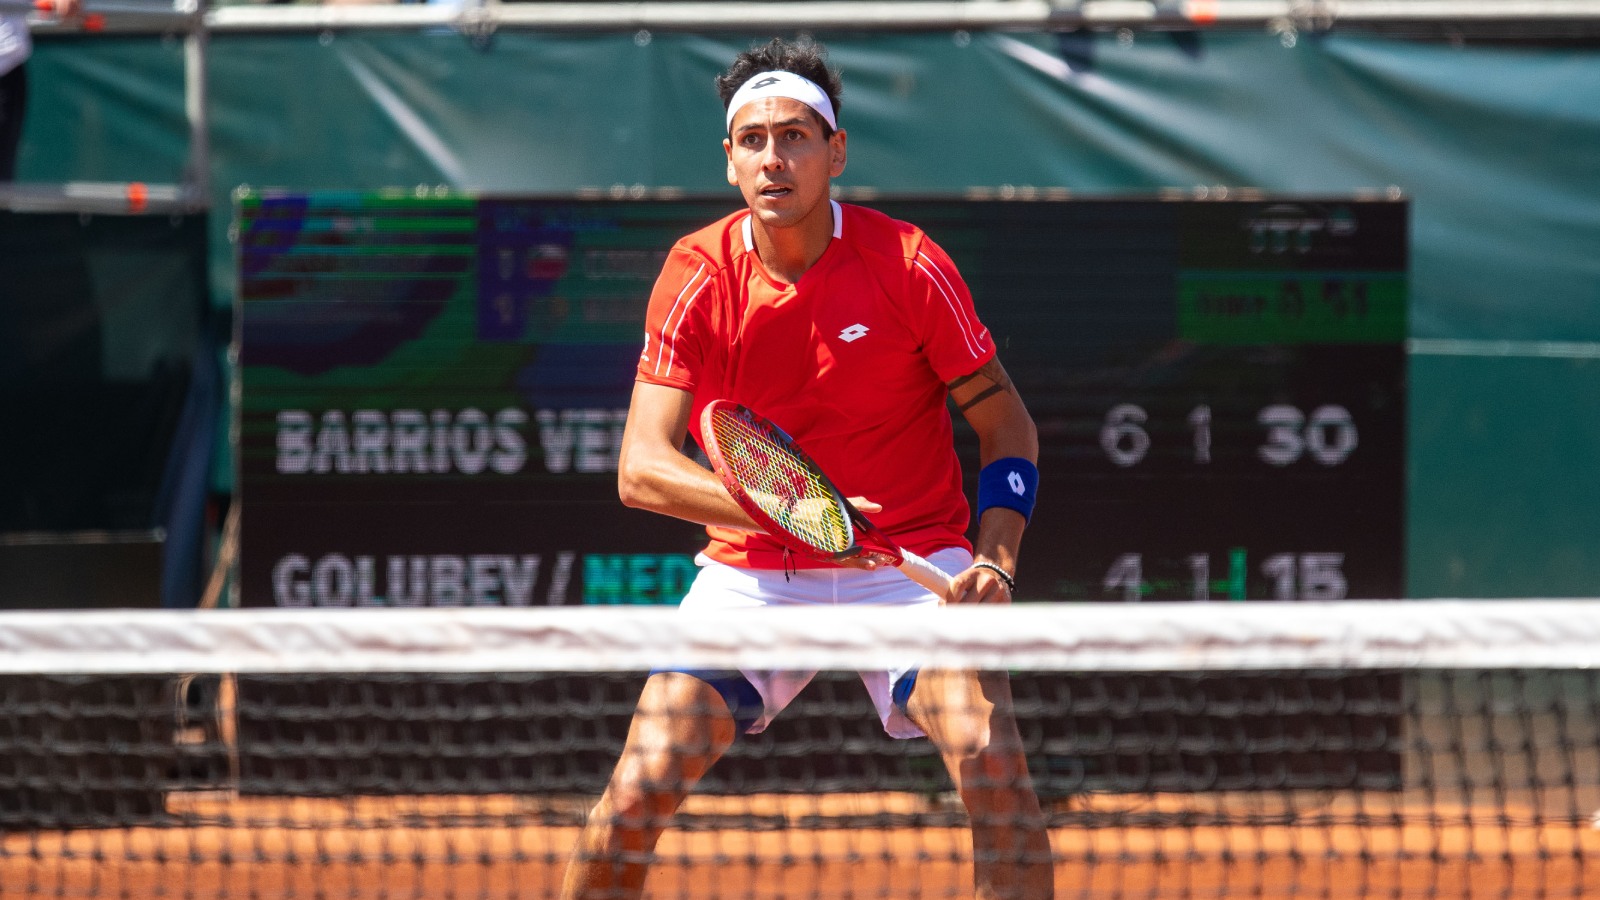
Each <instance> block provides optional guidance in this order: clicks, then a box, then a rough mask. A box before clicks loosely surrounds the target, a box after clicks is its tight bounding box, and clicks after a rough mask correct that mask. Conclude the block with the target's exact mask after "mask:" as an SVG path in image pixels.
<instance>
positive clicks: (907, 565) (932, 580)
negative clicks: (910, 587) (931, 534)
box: [899, 549, 951, 603]
mask: <svg viewBox="0 0 1600 900" xmlns="http://www.w3.org/2000/svg"><path fill="white" fill-rule="evenodd" d="M899 552H900V556H901V561H900V571H901V572H902V573H904V574H905V576H906V577H907V578H909V579H911V580H912V581H915V582H916V583H917V584H920V585H922V586H923V587H925V588H927V589H928V590H930V591H932V592H933V593H934V594H936V595H937V596H938V597H939V602H941V603H949V602H950V582H951V578H950V576H949V575H946V574H945V573H944V570H943V569H941V568H939V567H938V566H936V565H934V564H933V563H931V562H928V561H927V560H925V559H923V558H922V557H920V556H918V555H916V554H915V553H912V552H911V551H910V550H904V549H902V550H900V551H899Z"/></svg>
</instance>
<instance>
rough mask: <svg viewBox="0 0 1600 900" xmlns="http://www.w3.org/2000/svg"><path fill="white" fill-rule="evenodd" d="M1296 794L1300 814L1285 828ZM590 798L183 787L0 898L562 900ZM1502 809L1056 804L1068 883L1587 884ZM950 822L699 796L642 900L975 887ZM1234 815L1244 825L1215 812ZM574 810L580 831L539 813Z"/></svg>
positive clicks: (30, 855)
mask: <svg viewBox="0 0 1600 900" xmlns="http://www.w3.org/2000/svg"><path fill="white" fill-rule="evenodd" d="M1417 800H1418V801H1419V803H1420V800H1421V798H1417ZM1290 805H1293V806H1294V807H1295V808H1297V809H1298V810H1299V813H1298V817H1299V821H1297V822H1294V823H1292V824H1290V823H1281V824H1275V822H1281V821H1282V819H1281V815H1280V814H1281V813H1283V812H1284V811H1285V810H1286V809H1287V808H1288V807H1289V806H1290ZM581 808H582V803H581V802H580V801H578V800H571V801H562V802H554V801H550V800H548V799H539V798H519V797H504V796H502V797H427V798H423V797H397V798H361V799H350V800H307V799H276V798H254V799H228V798H223V797H215V796H212V797H179V798H174V799H173V800H172V801H171V802H170V803H169V807H168V811H169V813H170V814H171V815H172V817H173V819H174V823H175V824H174V825H172V826H170V827H150V828H130V829H119V830H92V829H83V830H73V831H69V832H55V833H47V832H39V833H33V834H17V835H10V836H7V837H6V838H4V842H3V856H0V893H3V895H4V896H6V897H17V898H28V900H35V898H37V900H44V898H70V897H126V898H141V900H142V898H154V897H196V898H220V897H262V898H288V897H307V898H351V900H358V898H359V900H365V898H400V897H408V898H409V897H414V898H430V900H433V898H454V897H460V898H469V897H470V898H544V897H551V896H554V892H555V888H556V886H557V884H558V882H559V878H560V872H561V867H562V864H563V861H564V859H565V855H566V853H567V850H568V848H569V847H570V845H571V842H572V840H573V839H574V837H575V835H576V832H577V829H576V816H578V815H580V814H581ZM1505 811H1506V813H1507V815H1506V817H1505V821H1500V820H1499V818H1498V817H1490V816H1487V815H1477V816H1474V815H1473V814H1472V810H1470V809H1467V808H1464V807H1448V806H1439V805H1435V806H1434V807H1433V808H1432V809H1431V810H1429V809H1426V808H1423V807H1422V806H1420V805H1415V806H1413V805H1412V804H1411V803H1409V802H1407V800H1406V799H1405V798H1401V797H1396V798H1394V801H1393V802H1392V803H1390V802H1381V801H1380V802H1374V801H1373V799H1372V796H1371V795H1368V802H1367V804H1366V807H1365V808H1357V807H1356V806H1355V805H1354V804H1351V803H1348V802H1342V801H1339V800H1337V799H1329V798H1328V797H1321V798H1319V797H1310V796H1295V797H1289V796H1284V795H1270V796H1262V795H1219V796H1209V797H1180V796H1156V797H1143V798H1129V797H1106V798H1101V799H1096V800H1089V801H1076V802H1073V803H1072V804H1070V805H1066V806H1062V807H1060V808H1058V809H1056V810H1054V811H1053V820H1054V827H1053V828H1052V833H1051V839H1052V844H1053V846H1054V849H1055V853H1056V856H1057V864H1056V872H1057V874H1056V889H1057V895H1058V896H1060V897H1084V898H1089V897H1093V898H1105V897H1163V898H1165V897H1224V898H1225V897H1252V898H1289V897H1306V896H1310V897H1322V898H1329V900H1347V898H1348V900H1356V898H1368V897H1417V896H1438V897H1462V898H1465V897H1501V898H1535V897H1582V896H1585V895H1586V894H1588V893H1589V890H1588V889H1592V888H1593V887H1594V885H1595V883H1596V879H1597V878H1600V873H1597V872H1596V870H1595V863H1594V862H1593V861H1592V860H1593V859H1594V858H1595V854H1597V853H1600V830H1597V829H1596V828H1594V827H1592V825H1591V824H1590V823H1579V822H1563V823H1551V822H1547V823H1546V824H1544V825H1543V826H1538V825H1534V824H1532V823H1533V822H1534V821H1535V818H1536V817H1535V810H1534V808H1532V807H1531V806H1529V805H1525V804H1524V805H1516V804H1511V805H1508V806H1506V807H1505ZM954 815H955V814H954V813H953V812H952V810H951V809H950V808H947V806H946V805H945V804H943V803H940V802H938V801H935V800H930V799H928V798H922V797H913V796H908V795H895V794H877V795H864V794H854V795H833V796H828V797H811V796H763V797H753V798H738V799H737V800H736V801H735V800H730V799H727V798H709V797H705V798H693V799H691V801H690V802H689V803H688V804H687V805H686V807H685V811H684V815H683V817H682V818H681V819H680V821H681V822H683V823H684V827H681V828H674V829H672V830H670V831H668V833H667V835H666V836H665V837H664V838H663V840H662V843H661V845H660V847H659V851H658V859H659V862H658V864H657V867H656V869H655V871H654V872H653V874H652V875H651V880H650V882H649V885H648V889H647V891H646V896H647V897H651V898H657V900H665V898H678V897H683V898H705V900H710V898H740V900H777V898H786V897H807V898H816V900H843V898H866V897H894V898H931V897H964V896H968V895H969V894H970V878H971V871H970V864H969V862H968V857H969V854H970V847H969V845H968V844H967V837H966V831H965V829H964V828H962V827H960V823H959V821H957V820H956V819H955V818H954ZM1224 816H1233V817H1236V818H1238V819H1240V820H1242V821H1248V822H1250V824H1242V825H1231V826H1230V825H1219V824H1210V823H1213V822H1216V821H1217V820H1219V819H1221V818H1223V817H1224ZM562 820H566V821H568V822H569V823H570V824H542V823H543V822H559V821H562ZM1163 821H1165V822H1167V823H1168V824H1165V825H1162V824H1159V823H1161V822H1163ZM1358 821H1364V822H1366V823H1367V824H1365V825H1364V826H1362V827H1356V826H1355V825H1354V824H1353V823H1355V822H1358ZM291 822H293V823H300V824H297V825H288V826H286V824H285V823H291ZM310 822H317V823H320V824H317V825H315V826H312V825H309V824H306V823H310ZM177 823H183V824H177ZM885 823H886V824H885ZM928 823H933V824H928Z"/></svg>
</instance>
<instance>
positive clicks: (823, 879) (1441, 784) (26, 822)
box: [0, 600, 1600, 900]
mask: <svg viewBox="0 0 1600 900" xmlns="http://www.w3.org/2000/svg"><path fill="white" fill-rule="evenodd" d="M907 660H916V661H918V662H920V664H921V665H922V666H923V667H924V671H925V672H926V671H931V670H938V669H961V668H975V669H983V670H990V671H1005V672H1009V673H1010V678H1011V682H1012V689H1013V693H1014V695H1015V709H1016V715H1017V719H1018V723H1019V732H1020V735H1021V738H1022V742H1023V743H1022V749H1023V753H1024V754H1025V756H1026V759H1027V764H1028V769H1029V772H1030V775H1031V779H1032V783H1033V786H1034V788H1035V790H1036V792H1037V794H1038V796H1039V798H1040V801H1041V806H1042V809H1043V813H1044V821H1045V824H1046V825H1047V827H1048V834H1049V842H1050V846H1051V865H1052V866H1053V872H1054V879H1055V888H1056V896H1057V897H1083V898H1090V897H1092V898H1097V900H1099V898H1125V897H1140V898H1149V897H1161V898H1168V897H1219V898H1222V897H1228V898H1232V897H1259V898H1289V897H1317V898H1369V897H1371V898H1376V897H1385V898H1412V897H1445V898H1457V897H1463V898H1465V897H1503V898H1510V897H1515V898H1524V897H1526V898H1535V897H1582V896H1586V895H1592V894H1593V893H1594V892H1595V891H1596V890H1597V889H1600V888H1597V886H1600V863H1597V862H1594V860H1595V859H1596V856H1595V854H1597V853H1600V819H1597V816H1600V601H1586V600H1584V601H1580V600H1521V601H1493V602H1489V601H1394V602H1387V603H1378V602H1346V603H1328V604H1319V603H1297V604H1281V603H1230V604H1200V603H1196V604H1128V605H1096V604H1085V605H1027V606H1023V605H1019V606H1014V607H1010V608H983V609H967V608H949V609H942V610H937V611H933V612H932V613H928V614H918V615H917V616H916V617H914V618H913V617H911V616H908V615H906V614H904V613H895V612H894V611H890V610H882V609H845V608H823V609H807V610H788V611H770V612H759V613H757V612H749V613H739V614H728V613H723V614H720V615H718V616H697V615H691V614H689V613H687V612H684V611H679V610H673V609H633V610H619V609H615V608H610V609H584V608H556V609H461V610H436V609H413V610H400V609H385V610H201V611H184V612H178V611H134V610H127V611H123V610H109V611H87V610H85V611H71V612H37V613H34V612H10V613H4V614H0V896H5V897H25V898H44V897H52V898H58V897H121V898H146V897H194V898H213V897H263V898H265V897H270V898H281V897H314V898H336V897H337V898H379V897H386V898H387V897H394V898H401V897H404V898H456V897H460V898H468V897H470V898H513V897H516V898H544V897H554V896H557V893H558V889H559V885H560V880H561V874H562V871H563V868H564V866H565V865H566V862H567V860H568V858H569V855H570V854H571V852H572V848H573V846H574V844H575V842H576V841H577V840H578V835H579V829H580V827H581V826H582V825H583V823H584V821H585V817H586V816H587V815H588V814H589V811H590V809H591V808H592V807H593V804H594V802H595V799H596V797H597V795H598V794H599V793H600V791H601V790H602V788H603V787H604V786H605V784H606V781H607V778H608V777H609V775H610V773H611V770H612V767H613V766H614V765H615V763H616V761H617V759H618V756H619V754H620V753H621V749H622V745H623V740H624V738H625V736H626V734H627V730H628V727H629V722H630V720H631V718H632V717H633V713H634V710H635V703H636V701H637V699H638V697H639V693H640V689H641V686H642V685H643V683H644V680H645V673H646V672H647V671H648V670H650V669H651V668H652V667H671V668H694V669H704V670H727V669H741V668H742V669H756V670H789V669H816V670H819V671H820V672H821V674H819V675H818V676H817V678H816V679H815V680H814V681H813V682H812V684H811V685H810V686H809V687H807V688H806V689H805V691H803V692H802V693H801V694H800V695H799V697H798V698H797V699H796V701H795V702H794V703H793V704H792V705H791V706H790V707H789V708H788V709H787V710H786V711H785V712H783V714H782V715H780V716H779V717H778V718H777V719H776V721H774V723H773V724H772V725H771V727H770V728H768V729H767V731H766V732H764V733H762V734H759V735H751V736H746V737H744V738H741V739H740V740H739V741H737V742H736V743H735V744H734V745H733V747H732V749H731V750H730V751H729V752H728V754H727V756H725V757H724V758H723V759H722V760H721V761H720V762H718V763H717V764H716V766H714V767H713V768H712V770H711V771H710V772H709V773H708V775H707V777H706V778H705V780H704V781H703V782H702V783H701V784H700V785H699V786H698V788H697V790H696V791H695V792H694V793H693V794H692V795H691V796H690V797H689V799H688V800H687V801H685V803H684V804H683V806H682V807H681V808H680V809H679V810H678V812H677V814H676V815H675V816H674V817H673V818H672V819H671V820H670V825H669V827H667V829H666V831H665V833H664V834H663V836H662V838H661V840H660V842H659V843H658V844H657V845H656V847H655V848H654V851H653V853H650V854H646V855H645V856H641V857H640V858H641V859H648V861H649V862H650V863H651V867H650V875H649V878H648V880H647V881H646V884H645V896H647V897H653V898H667V897H693V898H741V900H744V898H768V900H780V898H847V897H894V898H899V897H969V896H972V895H973V886H972V879H973V859H974V851H973V843H972V840H971V837H970V834H971V831H972V829H971V827H970V826H972V825H974V824H977V823H974V822H973V821H972V819H971V817H970V816H969V813H968V811H967V809H966V808H965V806H964V804H963V803H962V802H961V801H960V799H959V798H958V797H957V796H956V794H955V792H954V791H953V790H952V788H953V785H952V782H951V779H950V777H949V775H948V774H947V772H946V770H945V766H944V764H943V762H942V760H941V758H940V756H939V754H938V753H936V752H935V751H934V750H933V748H932V747H931V746H930V744H929V742H928V741H926V740H913V741H894V740H891V739H889V738H887V737H886V736H884V734H883V730H882V727H881V726H880V724H879V722H878V718H877V713H876V711H875V709H874V706H873V704H872V702H871V700H870V699H869V697H868V695H867V692H866V691H865V690H863V688H862V686H861V683H860V681H859V679H858V678H856V676H855V675H853V674H851V673H854V672H856V671H860V670H872V669H882V668H887V667H889V666H891V665H896V664H901V663H904V662H905V661H907ZM1002 861H1003V860H1002Z"/></svg>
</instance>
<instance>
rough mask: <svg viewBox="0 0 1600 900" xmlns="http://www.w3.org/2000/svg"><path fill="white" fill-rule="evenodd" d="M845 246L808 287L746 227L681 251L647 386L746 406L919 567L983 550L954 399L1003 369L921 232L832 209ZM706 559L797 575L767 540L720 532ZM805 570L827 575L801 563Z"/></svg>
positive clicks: (661, 282)
mask: <svg viewBox="0 0 1600 900" xmlns="http://www.w3.org/2000/svg"><path fill="white" fill-rule="evenodd" d="M833 223H834V224H833V241H832V242H831V243H830V244H829V245H828V249H827V250H826V251H824V252H823V254H822V258H821V259H819V260H817V262H816V264H815V265H813V266H812V267H811V268H810V269H809V270H807V271H806V273H805V274H804V275H803V276H801V278H800V280H799V281H798V282H796V283H794V284H786V283H784V282H782V281H780V280H778V279H777V278H775V277H773V276H772V274H771V273H769V272H768V271H767V270H766V268H765V267H764V266H763V265H762V264H761V261H760V259H759V258H758V256H757V254H756V251H755V247H754V242H753V241H752V239H751V233H750V220H749V213H748V211H741V212H738V213H735V214H733V215H730V216H728V217H727V218H725V219H722V220H721V221H718V222H716V223H714V224H712V225H710V226H708V227H706V228H703V229H701V230H700V231H697V232H695V233H694V234H691V235H689V236H687V237H685V238H683V239H682V240H680V241H678V243H677V244H676V245H675V246H674V247H673V248H672V252H671V253H670V254H669V255H668V257H667V261H666V263H665V265H664V266H663V267H662V271H661V277H660V278H659V279H658V280H657V281H656V286H655V290H654V292H653V293H652V294H651V296H650V309H649V313H648V314H647V316H646V327H645V345H644V353H643V354H641V356H640V357H639V371H638V376H637V377H638V379H639V380H640V381H646V382H649V383H651V384H661V385H667V386H669V387H675V388H681V389H682V390H685V391H688V392H690V393H691V394H692V395H693V396H694V402H693V413H692V415H693V417H692V418H691V419H690V423H691V425H690V427H691V430H692V431H693V432H694V435H695V439H696V440H697V441H701V445H702V446H704V441H702V440H701V436H700V434H699V429H700V412H701V410H702V409H704V408H705V405H706V404H707V403H709V402H711V401H712V400H717V399H727V400H732V401H734V402H736V403H742V404H744V405H745V406H748V407H750V408H751V409H753V410H755V411H756V412H758V413H760V414H762V415H764V416H766V417H767V418H769V419H771V420H772V421H773V422H775V423H777V425H778V427H780V428H782V429H783V430H784V431H787V432H788V433H789V434H790V435H791V436H793V437H794V439H795V441H796V442H797V443H799V445H800V446H801V447H802V448H804V449H805V451H806V453H808V454H810V455H811V457H812V458H813V459H815V460H816V461H817V464H818V465H820V466H821V467H822V470H823V471H824V472H826V473H828V477H829V478H831V479H833V482H834V483H835V484H836V485H838V487H839V490H840V492H841V493H843V494H844V495H845V496H847V497H853V496H860V497H865V498H867V499H869V500H872V501H874V502H876V503H880V504H882V505H883V511H882V512H879V513H874V514H873V515H872V516H871V519H872V521H873V523H874V524H875V525H877V526H878V527H879V528H880V529H882V530H883V532H884V533H885V534H886V535H888V536H889V537H890V538H892V539H893V540H895V541H896V542H897V543H899V544H900V545H901V546H903V547H905V548H906V549H908V550H911V551H913V552H916V553H920V554H928V553H931V552H933V551H935V550H941V549H944V548H946V547H966V548H967V549H969V550H970V549H971V545H970V544H969V543H968V542H967V539H966V530H967V521H968V516H969V511H968V508H967V500H966V495H965V493H964V491H963V490H962V486H961V467H960V463H959V461H958V460H957V459H956V454H955V447H954V445H953V438H952V434H951V422H950V414H949V412H948V410H947V409H946V405H945V400H946V396H947V391H946V388H945V384H946V383H947V382H949V381H951V380H953V379H955V378H959V377H960V376H962V375H967V374H970V373H971V372H973V371H975V370H976V369H977V368H978V367H979V366H981V365H983V364H984V363H985V362H987V361H988V360H989V359H990V357H992V356H993V355H994V351H995V348H994V341H993V339H992V338H991V337H990V336H989V330H988V329H987V328H985V327H984V326H983V324H982V323H981V322H979V321H978V317H977V315H976V313H974V311H973V308H972V295H971V292H970V291H969V290H968V289H967V285H966V283H965V282H964V281H963V280H962V278H961V276H960V274H959V273H958V272H957V271H956V267H955V264H954V263H953V262H951V261H950V257H949V256H947V255H946V254H945V252H944V251H943V250H941V249H940V248H939V246H938V245H936V244H935V243H934V242H933V241H932V240H931V239H929V238H928V236H927V235H925V234H923V233H922V231H921V229H918V228H916V227H915V226H912V225H909V224H907V223H905V222H900V221H897V220H895V219H891V218H890V217H888V216H886V215H884V214H882V213H879V212H876V211H874V210H870V209H866V208H863V207H859V206H844V205H841V204H839V203H833ZM706 530H707V533H708V534H709V535H710V536H711V543H710V545H709V546H708V547H707V548H706V551H705V552H706V554H707V555H708V556H710V557H711V558H712V559H715V560H717V561H718V562H722V563H727V564H729V565H734V566H743V567H746V568H760V569H766V568H771V569H776V568H781V567H782V566H783V565H784V559H783V547H782V545H781V544H779V543H778V542H777V541H775V540H773V539H772V538H770V537H768V536H767V535H765V534H757V533H750V532H742V531H735V530H732V529H726V528H715V527H712V528H707V529H706ZM790 564H791V565H796V566H808V567H809V566H825V565H827V563H823V562H814V561H809V560H802V559H800V558H798V557H794V558H793V559H792V560H791V562H790Z"/></svg>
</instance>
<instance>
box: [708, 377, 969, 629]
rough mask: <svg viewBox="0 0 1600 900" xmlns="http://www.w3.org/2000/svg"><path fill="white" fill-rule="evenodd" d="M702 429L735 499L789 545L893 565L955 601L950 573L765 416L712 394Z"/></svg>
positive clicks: (815, 554)
mask: <svg viewBox="0 0 1600 900" xmlns="http://www.w3.org/2000/svg"><path fill="white" fill-rule="evenodd" d="M700 435H701V437H702V439H703V440H704V441H705V451H706V456H707V457H709V458H710V460H711V467H712V469H714V470H715V471H716V473H717V475H719V476H721V478H722V484H723V486H724V487H726V488H727V489H728V493H729V494H730V495H731V496H732V497H733V499H734V502H736V503H738V504H739V506H740V508H741V509H743V510H744V511H745V512H746V513H748V514H749V515H750V518H752V519H754V520H755V521H756V524H757V525H760V526H761V527H762V529H764V530H765V531H766V532H767V533H768V534H770V535H772V536H773V537H774V538H776V539H777V540H778V541H779V542H781V543H782V544H783V545H784V546H785V547H788V548H789V549H790V550H793V551H794V552H796V553H800V554H803V555H805V556H809V557H811V558H813V559H821V560H826V561H828V562H833V563H843V562H846V561H849V560H856V559H861V560H869V561H871V562H874V563H876V564H877V565H888V566H894V567H895V568H897V569H899V570H900V572H901V573H902V574H904V575H905V576H906V577H907V578H910V579H911V580H912V581H915V582H916V583H917V584H920V585H922V586H923V587H925V588H927V589H928V590H930V591H932V592H933V593H934V594H935V595H937V596H938V597H939V599H940V600H941V601H946V602H948V601H949V600H950V580H951V579H950V576H949V575H946V574H945V573H944V572H943V571H942V570H941V569H939V568H938V567H937V566H935V565H934V564H933V563H930V562H928V561H927V560H925V559H923V558H922V557H920V556H918V555H916V554H915V553H912V552H911V551H909V550H906V549H904V548H901V547H898V546H896V545H895V544H894V543H893V542H892V541H890V540H889V539H888V538H887V537H885V536H884V534H883V532H881V531H879V530H878V529H877V528H876V527H875V526H874V525H873V524H872V523H871V522H869V521H867V517H866V516H864V515H862V514H861V512H860V511H859V510H857V509H856V508H855V507H854V506H852V505H851V504H850V501H848V500H846V499H845V498H844V495H842V494H840V493H839V489H838V488H836V487H834V486H833V482H832V481H829V480H828V476H827V475H825V474H823V471H822V469H821V468H820V467H819V466H818V465H817V464H816V463H815V462H813V461H812V459H811V457H809V456H807V455H806V454H805V451H803V450H801V449H800V447H799V446H798V445H796V444H795V442H794V439H793V438H791V437H789V435H788V434H786V433H785V432H784V431H783V429H781V428H779V427H778V426H777V425H774V424H773V423H772V422H771V421H769V420H768V419H766V418H765V417H764V416H762V415H760V414H759V413H756V412H754V411H753V410H750V409H748V408H746V407H743V406H740V405H739V404H737V403H734V402H732V401H729V400H713V401H712V402H711V403H710V404H708V405H707V406H706V408H705V411H704V412H702V413H701V415H700Z"/></svg>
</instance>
